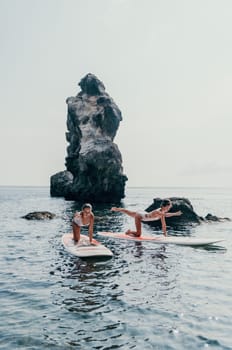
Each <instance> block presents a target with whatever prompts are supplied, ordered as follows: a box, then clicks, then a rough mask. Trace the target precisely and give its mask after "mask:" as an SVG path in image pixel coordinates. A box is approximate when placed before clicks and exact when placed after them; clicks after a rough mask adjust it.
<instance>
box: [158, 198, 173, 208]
mask: <svg viewBox="0 0 232 350" xmlns="http://www.w3.org/2000/svg"><path fill="white" fill-rule="evenodd" d="M170 204H172V202H171V201H170V199H163V200H162V202H161V205H160V206H161V208H163V207H167V206H168V205H170Z"/></svg>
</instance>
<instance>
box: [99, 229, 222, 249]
mask: <svg viewBox="0 0 232 350" xmlns="http://www.w3.org/2000/svg"><path fill="white" fill-rule="evenodd" d="M97 234H98V235H99V236H104V237H111V238H118V239H125V240H128V241H137V242H152V243H156V244H176V245H186V246H203V245H208V244H213V243H218V242H222V241H223V239H219V238H195V237H183V236H182V237H180V236H178V237H177V236H168V237H164V236H157V235H156V236H141V237H133V236H130V235H127V234H125V233H122V232H98V233H97Z"/></svg>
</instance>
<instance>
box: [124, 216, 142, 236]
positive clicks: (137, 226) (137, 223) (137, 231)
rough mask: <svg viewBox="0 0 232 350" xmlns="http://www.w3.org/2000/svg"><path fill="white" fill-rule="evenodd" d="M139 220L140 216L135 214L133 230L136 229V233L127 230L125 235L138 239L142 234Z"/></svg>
mask: <svg viewBox="0 0 232 350" xmlns="http://www.w3.org/2000/svg"><path fill="white" fill-rule="evenodd" d="M141 220H142V215H140V214H138V213H136V215H135V228H136V231H131V230H127V231H126V234H127V235H132V236H135V237H140V236H141V234H142V223H141Z"/></svg>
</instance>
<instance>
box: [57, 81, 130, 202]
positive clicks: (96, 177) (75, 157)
mask: <svg viewBox="0 0 232 350" xmlns="http://www.w3.org/2000/svg"><path fill="white" fill-rule="evenodd" d="M79 86H80V87H81V92H79V93H78V95H77V96H76V97H69V98H68V99H67V100H66V102H67V105H68V116H67V129H68V132H67V133H66V139H67V142H68V143H69V146H68V147H67V157H66V164H65V165H66V168H67V170H66V171H62V172H59V173H57V174H55V175H53V176H51V187H50V193H51V196H53V197H57V196H62V197H65V198H66V199H69V200H76V201H81V202H83V201H84V202H86V201H88V202H117V201H120V200H121V199H122V198H124V197H125V194H124V190H125V183H126V181H127V177H126V176H125V175H124V174H123V168H122V157H121V153H120V151H119V149H118V147H117V145H116V144H115V143H113V140H114V137H115V135H116V132H117V129H118V127H119V123H120V121H121V120H122V116H121V112H120V110H119V108H118V107H117V105H116V104H115V103H114V101H113V99H112V98H111V97H110V96H109V95H108V94H107V93H106V92H105V87H104V85H103V83H102V82H101V81H100V80H99V79H98V78H97V77H96V76H94V75H93V74H87V75H86V76H85V77H84V78H83V79H82V80H81V81H80V83H79Z"/></svg>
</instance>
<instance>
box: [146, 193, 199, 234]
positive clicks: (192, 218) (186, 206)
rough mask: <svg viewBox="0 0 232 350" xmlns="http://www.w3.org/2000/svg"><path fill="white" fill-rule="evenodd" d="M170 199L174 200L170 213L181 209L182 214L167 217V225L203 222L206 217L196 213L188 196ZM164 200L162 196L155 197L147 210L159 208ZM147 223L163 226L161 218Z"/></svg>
mask: <svg viewBox="0 0 232 350" xmlns="http://www.w3.org/2000/svg"><path fill="white" fill-rule="evenodd" d="M169 199H170V200H171V201H172V208H171V209H170V210H169V213H172V212H176V211H178V210H181V211H182V215H181V216H174V217H171V218H166V223H167V226H171V227H178V226H182V225H183V226H184V225H189V224H190V225H191V224H200V223H201V222H203V220H204V219H203V218H202V217H200V216H198V215H197V214H196V213H195V211H194V209H193V206H192V204H191V202H190V201H189V200H188V199H187V198H180V197H170V198H169ZM162 200H163V199H161V198H154V200H153V203H152V204H151V205H150V206H149V207H148V208H147V209H146V211H148V212H149V211H152V210H155V209H157V208H159V207H160V204H161V202H162ZM145 223H148V224H149V225H151V226H153V227H159V228H160V227H161V222H160V220H157V221H151V222H145Z"/></svg>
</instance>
